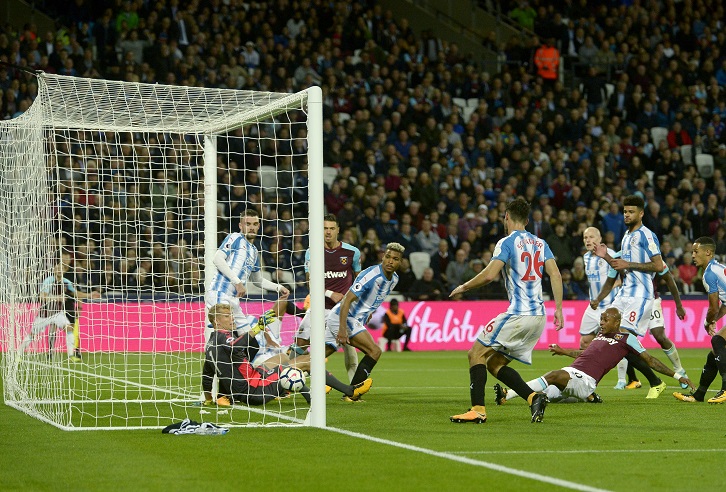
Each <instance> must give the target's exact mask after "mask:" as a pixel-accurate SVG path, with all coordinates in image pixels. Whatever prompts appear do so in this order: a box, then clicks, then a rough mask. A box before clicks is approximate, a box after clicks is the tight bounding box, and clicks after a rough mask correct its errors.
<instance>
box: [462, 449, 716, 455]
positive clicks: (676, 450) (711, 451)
mask: <svg viewBox="0 0 726 492" xmlns="http://www.w3.org/2000/svg"><path fill="white" fill-rule="evenodd" d="M724 451H726V449H569V450H567V449H562V450H553V449H548V450H546V451H448V452H449V453H451V454H492V455H498V454H543V453H545V454H580V453H597V454H603V453H718V452H724Z"/></svg>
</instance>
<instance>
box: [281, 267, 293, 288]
mask: <svg viewBox="0 0 726 492" xmlns="http://www.w3.org/2000/svg"><path fill="white" fill-rule="evenodd" d="M280 282H282V283H283V284H285V285H286V286H287V287H289V288H290V290H294V289H295V275H294V274H293V273H292V272H291V271H290V270H282V272H281V273H280Z"/></svg>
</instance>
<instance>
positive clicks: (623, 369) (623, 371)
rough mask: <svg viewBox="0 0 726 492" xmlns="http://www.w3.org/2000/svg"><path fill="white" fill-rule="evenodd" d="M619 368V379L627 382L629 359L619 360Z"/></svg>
mask: <svg viewBox="0 0 726 492" xmlns="http://www.w3.org/2000/svg"><path fill="white" fill-rule="evenodd" d="M617 369H618V381H623V382H625V378H626V377H627V372H628V361H627V359H623V360H621V361H620V362H618V365H617Z"/></svg>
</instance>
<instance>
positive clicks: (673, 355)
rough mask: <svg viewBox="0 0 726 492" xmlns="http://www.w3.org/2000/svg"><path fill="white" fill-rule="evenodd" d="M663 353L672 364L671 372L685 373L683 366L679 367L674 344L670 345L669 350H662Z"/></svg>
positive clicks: (679, 358) (678, 357)
mask: <svg viewBox="0 0 726 492" xmlns="http://www.w3.org/2000/svg"><path fill="white" fill-rule="evenodd" d="M663 353H664V354H666V357H668V358H669V359H670V361H671V364H673V370H674V371H675V372H679V373H685V372H686V371H684V370H683V366H682V365H681V357H680V356H679V355H678V349H677V348H676V344H675V343H671V348H669V349H663Z"/></svg>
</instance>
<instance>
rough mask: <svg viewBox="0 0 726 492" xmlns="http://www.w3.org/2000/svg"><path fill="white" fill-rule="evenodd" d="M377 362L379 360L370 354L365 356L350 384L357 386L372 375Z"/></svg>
mask: <svg viewBox="0 0 726 492" xmlns="http://www.w3.org/2000/svg"><path fill="white" fill-rule="evenodd" d="M377 362H378V361H377V360H375V359H374V358H373V357H370V356H368V355H366V356H365V357H363V360H362V361H360V363H359V364H358V368H357V369H356V371H355V375H354V376H353V379H352V380H351V381H350V384H352V385H354V386H355V385H356V384H358V383H362V382H363V381H365V380H366V379H368V378H369V377H371V372H373V368H374V367H375V366H376V363H377Z"/></svg>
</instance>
